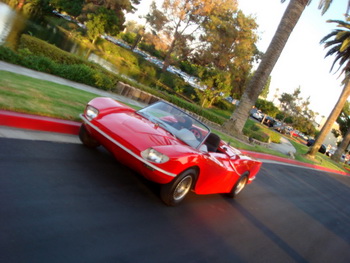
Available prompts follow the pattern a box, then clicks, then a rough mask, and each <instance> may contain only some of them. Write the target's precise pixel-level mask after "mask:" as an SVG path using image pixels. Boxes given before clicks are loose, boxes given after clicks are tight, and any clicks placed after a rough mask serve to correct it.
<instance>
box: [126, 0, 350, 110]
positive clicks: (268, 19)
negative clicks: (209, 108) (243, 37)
mask: <svg viewBox="0 0 350 263" xmlns="http://www.w3.org/2000/svg"><path fill="white" fill-rule="evenodd" d="M158 1H161V0H158ZM151 2H152V0H141V4H140V5H139V6H138V11H137V12H136V13H135V14H134V15H129V16H127V19H131V20H137V19H138V16H140V15H145V14H147V13H148V11H149V6H150V3H151ZM288 4H289V1H285V2H284V3H281V0H264V1H262V0H240V1H238V5H239V8H240V9H241V10H242V11H243V12H244V14H245V15H251V16H253V17H255V18H256V21H257V23H258V25H259V28H258V34H259V37H260V39H259V41H258V43H257V47H258V49H259V50H260V51H262V52H265V51H266V49H267V48H268V46H269V44H270V42H271V39H272V37H273V36H274V34H275V31H276V29H277V27H278V24H279V22H280V21H281V18H282V16H283V13H284V11H285V10H286V8H287V6H288ZM318 4H319V0H313V1H312V2H311V4H310V5H309V6H307V7H306V9H305V11H304V12H303V14H302V16H301V18H300V20H299V22H298V24H297V25H296V27H295V28H294V30H293V32H292V34H291V36H290V38H289V40H288V42H287V44H286V46H285V48H284V50H283V52H282V54H281V56H280V58H279V60H278V62H277V63H276V65H275V67H274V69H273V71H272V73H271V84H270V92H269V96H268V98H267V99H268V100H271V101H272V100H273V96H274V94H275V93H276V90H277V89H279V90H278V95H279V96H280V95H281V94H282V93H283V92H286V93H292V92H293V91H294V90H295V89H296V88H298V87H300V89H301V97H303V98H304V99H306V98H308V97H310V102H311V103H310V108H311V109H312V110H313V111H315V112H317V113H319V116H325V117H328V115H329V114H330V113H331V111H332V109H333V107H334V105H335V104H336V102H337V100H338V98H339V96H340V93H341V90H342V88H343V86H342V85H341V81H342V78H343V77H342V76H340V77H339V72H338V73H336V70H333V71H332V72H330V69H331V66H332V63H333V61H334V57H328V58H324V57H325V54H326V52H327V50H326V49H324V47H323V45H321V44H320V43H319V42H320V40H321V39H322V38H323V37H324V36H326V35H327V34H329V33H330V32H331V31H332V30H334V29H336V24H335V23H327V22H326V21H327V20H328V19H333V20H343V21H344V20H345V18H344V13H345V11H346V8H347V0H334V1H333V3H332V5H331V7H330V8H329V9H328V11H327V12H326V13H325V14H324V15H323V16H322V15H321V10H319V9H318ZM335 69H336V68H335ZM275 102H277V100H275Z"/></svg>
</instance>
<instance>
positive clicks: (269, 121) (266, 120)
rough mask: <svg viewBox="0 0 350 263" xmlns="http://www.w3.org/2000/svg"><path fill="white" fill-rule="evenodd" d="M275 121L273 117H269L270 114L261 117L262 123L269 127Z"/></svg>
mask: <svg viewBox="0 0 350 263" xmlns="http://www.w3.org/2000/svg"><path fill="white" fill-rule="evenodd" d="M275 123H276V121H275V119H274V118H272V117H270V116H267V115H266V116H265V117H264V118H263V124H265V125H266V126H268V127H269V128H271V127H273V126H274V124H275Z"/></svg>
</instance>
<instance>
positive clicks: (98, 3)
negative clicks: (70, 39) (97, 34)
mask: <svg viewBox="0 0 350 263" xmlns="http://www.w3.org/2000/svg"><path fill="white" fill-rule="evenodd" d="M62 1H63V0H62ZM66 2H67V4H68V5H69V4H70V2H71V1H66ZM139 3H140V1H139V0H85V1H84V6H83V9H82V12H81V15H80V16H79V17H78V20H79V21H81V22H86V21H87V20H88V15H89V14H90V15H92V14H96V11H97V10H99V8H101V7H103V8H105V9H108V10H111V11H112V12H113V13H114V15H115V17H117V20H115V21H114V22H115V24H114V25H115V26H116V27H117V28H119V29H120V30H122V29H124V23H125V13H129V12H134V11H135V7H134V5H138V4H139Z"/></svg>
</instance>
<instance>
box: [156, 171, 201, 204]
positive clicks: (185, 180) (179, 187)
mask: <svg viewBox="0 0 350 263" xmlns="http://www.w3.org/2000/svg"><path fill="white" fill-rule="evenodd" d="M195 177H196V171H195V170H194V169H189V170H186V171H184V172H182V173H181V174H180V175H179V176H177V177H176V178H175V179H174V180H173V181H171V182H170V183H168V184H163V185H161V188H160V197H161V199H162V200H163V202H164V203H165V204H167V205H168V206H176V205H178V204H179V203H180V202H181V201H182V200H183V199H184V198H185V197H186V195H187V194H188V192H189V191H190V190H191V188H192V185H193V182H194V178H195Z"/></svg>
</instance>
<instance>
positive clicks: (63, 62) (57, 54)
mask: <svg viewBox="0 0 350 263" xmlns="http://www.w3.org/2000/svg"><path fill="white" fill-rule="evenodd" d="M19 47H20V48H19V50H18V52H15V51H13V50H11V49H10V48H7V47H4V46H0V60H3V61H7V62H9V63H13V64H17V65H21V66H24V67H27V68H31V69H34V70H37V71H41V72H45V73H49V74H53V75H57V76H60V77H62V78H65V79H69V80H72V81H76V82H79V83H83V84H86V85H90V86H94V87H97V88H100V89H103V90H112V89H114V87H116V85H117V83H118V81H123V82H125V83H128V84H129V85H132V86H134V87H136V88H139V89H142V90H144V91H146V92H148V93H151V94H153V95H155V96H157V97H160V98H162V99H164V100H167V101H170V102H172V103H173V104H175V105H177V106H179V107H181V108H184V109H186V110H189V111H191V112H194V113H196V114H197V115H199V116H202V117H204V118H206V119H208V120H210V121H212V122H215V123H218V124H222V123H223V122H224V120H225V119H224V118H222V117H220V116H218V115H216V114H213V113H211V112H209V111H208V110H205V109H203V108H201V107H200V106H198V105H196V104H194V103H191V102H188V101H185V100H184V99H181V98H179V97H177V96H175V95H170V94H169V93H168V92H166V91H164V90H163V91H160V90H158V89H155V88H150V87H147V86H145V85H142V84H139V83H136V82H133V81H131V80H129V79H126V78H123V77H121V76H119V75H117V74H114V73H112V72H110V71H107V70H105V69H104V68H102V67H101V66H100V65H97V64H95V63H92V62H90V61H87V60H84V59H82V58H79V57H77V56H76V55H73V54H71V53H68V52H66V51H63V50H61V49H59V48H57V47H56V46H54V45H51V44H49V43H47V42H45V41H43V40H40V39H37V38H34V37H32V36H29V35H24V34H23V35H22V37H21V41H20V45H19Z"/></svg>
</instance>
